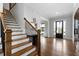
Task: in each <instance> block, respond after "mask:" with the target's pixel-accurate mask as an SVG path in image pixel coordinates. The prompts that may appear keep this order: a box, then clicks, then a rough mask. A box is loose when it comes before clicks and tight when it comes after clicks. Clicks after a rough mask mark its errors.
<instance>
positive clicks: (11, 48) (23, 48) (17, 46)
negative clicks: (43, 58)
mask: <svg viewBox="0 0 79 59" xmlns="http://www.w3.org/2000/svg"><path fill="white" fill-rule="evenodd" d="M1 20H2V24H3V27H4V31H3V32H4V34H5V35H4V37H5V40H4V42H3V43H2V44H3V46H4V45H5V46H4V47H5V48H4V50H5V51H4V55H5V56H37V55H39V48H40V47H39V43H38V41H39V40H38V38H40V37H39V36H38V33H37V38H36V39H35V40H36V41H35V42H36V43H35V45H33V42H31V41H30V40H29V39H30V37H28V36H27V35H26V32H25V31H24V29H22V28H21V26H20V25H19V24H18V23H17V22H16V21H15V20H14V18H13V16H12V14H11V13H10V12H9V11H8V10H4V14H3V16H2V17H1ZM26 30H27V29H26ZM37 32H39V31H37ZM0 55H3V54H2V46H1V42H0Z"/></svg>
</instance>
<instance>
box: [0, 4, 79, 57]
mask: <svg viewBox="0 0 79 59" xmlns="http://www.w3.org/2000/svg"><path fill="white" fill-rule="evenodd" d="M1 5H2V8H1V12H0V29H1V32H0V37H1V39H0V56H78V55H79V47H78V46H79V45H78V44H79V43H78V41H77V42H76V41H75V38H74V20H75V19H74V16H75V13H76V11H77V9H78V7H79V4H74V3H3V4H1Z"/></svg>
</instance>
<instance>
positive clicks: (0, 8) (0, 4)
mask: <svg viewBox="0 0 79 59" xmlns="http://www.w3.org/2000/svg"><path fill="white" fill-rule="evenodd" d="M0 12H3V3H0Z"/></svg>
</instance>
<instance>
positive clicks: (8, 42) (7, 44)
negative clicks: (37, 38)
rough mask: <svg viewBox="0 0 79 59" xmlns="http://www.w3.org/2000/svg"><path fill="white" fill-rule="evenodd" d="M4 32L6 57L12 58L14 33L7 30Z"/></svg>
mask: <svg viewBox="0 0 79 59" xmlns="http://www.w3.org/2000/svg"><path fill="white" fill-rule="evenodd" d="M4 32H5V56H10V55H11V42H12V39H11V38H12V35H11V34H12V31H11V30H10V29H6V30H5V31H4Z"/></svg>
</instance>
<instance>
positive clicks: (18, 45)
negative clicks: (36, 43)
mask: <svg viewBox="0 0 79 59" xmlns="http://www.w3.org/2000/svg"><path fill="white" fill-rule="evenodd" d="M17 43H18V42H17ZM28 43H32V42H29V41H28V42H27V41H26V42H22V43H20V44H16V45H13V46H12V49H14V48H17V47H20V46H23V45H25V44H28Z"/></svg>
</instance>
